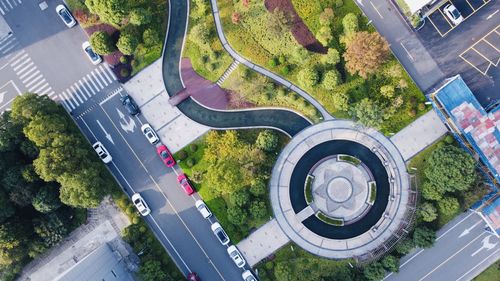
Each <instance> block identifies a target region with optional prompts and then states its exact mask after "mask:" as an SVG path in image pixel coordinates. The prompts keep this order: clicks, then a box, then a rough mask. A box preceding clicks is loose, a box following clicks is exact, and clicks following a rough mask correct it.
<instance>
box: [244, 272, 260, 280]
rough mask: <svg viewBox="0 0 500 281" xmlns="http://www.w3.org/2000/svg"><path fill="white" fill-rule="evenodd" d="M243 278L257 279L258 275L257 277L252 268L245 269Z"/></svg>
mask: <svg viewBox="0 0 500 281" xmlns="http://www.w3.org/2000/svg"><path fill="white" fill-rule="evenodd" d="M241 278H243V280H244V281H257V277H255V275H253V273H252V272H251V271H250V270H245V271H244V272H243V273H242V274H241Z"/></svg>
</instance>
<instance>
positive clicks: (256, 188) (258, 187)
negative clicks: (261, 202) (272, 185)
mask: <svg viewBox="0 0 500 281" xmlns="http://www.w3.org/2000/svg"><path fill="white" fill-rule="evenodd" d="M266 191H267V186H266V182H265V181H264V180H262V179H255V180H253V181H252V183H251V185H250V193H252V194H253V196H257V197H258V196H261V195H264V194H266Z"/></svg>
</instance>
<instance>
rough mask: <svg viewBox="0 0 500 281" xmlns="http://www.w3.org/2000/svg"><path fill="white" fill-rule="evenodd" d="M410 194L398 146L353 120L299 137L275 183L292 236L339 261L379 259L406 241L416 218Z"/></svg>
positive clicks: (279, 214)
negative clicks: (399, 241)
mask: <svg viewBox="0 0 500 281" xmlns="http://www.w3.org/2000/svg"><path fill="white" fill-rule="evenodd" d="M410 193H411V191H410V184H409V178H408V173H407V171H406V166H405V163H404V161H403V158H402V156H401V154H400V153H399V151H398V150H397V148H396V147H395V146H394V144H393V143H392V142H391V141H390V140H389V139H387V138H386V137H385V136H384V135H382V134H381V133H379V132H378V131H376V130H374V129H370V128H364V127H361V126H359V125H357V124H356V123H354V122H352V121H347V120H330V121H325V122H322V123H320V124H317V125H314V126H311V127H308V128H307V129H305V130H303V131H302V132H300V133H299V134H297V135H296V136H295V137H294V138H293V139H292V140H291V141H290V143H289V144H288V145H287V146H286V147H285V148H284V149H283V151H282V152H281V154H280V156H279V157H278V160H277V162H276V164H275V166H274V168H273V173H272V176H271V180H270V197H271V204H272V207H273V212H274V215H275V217H276V220H277V222H278V224H279V226H280V227H281V229H282V230H283V231H284V233H286V235H287V236H288V237H289V238H290V239H291V240H292V241H294V242H295V243H296V244H297V245H299V246H300V247H302V248H304V249H305V250H307V251H309V252H311V253H313V254H316V255H319V256H323V257H327V258H337V259H341V258H351V257H363V256H366V255H368V256H370V254H371V253H374V252H377V253H379V252H380V249H385V248H386V247H387V245H386V243H388V241H393V240H394V238H399V237H401V233H400V232H401V231H400V230H401V229H402V228H403V226H405V223H407V216H408V215H410V214H411V212H412V211H413V208H408V202H409V198H410ZM408 211H410V212H408ZM396 232H398V233H396Z"/></svg>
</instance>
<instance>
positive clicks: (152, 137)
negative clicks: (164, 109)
mask: <svg viewBox="0 0 500 281" xmlns="http://www.w3.org/2000/svg"><path fill="white" fill-rule="evenodd" d="M141 132H142V134H143V135H144V136H145V137H146V138H147V139H148V141H149V142H150V143H151V144H157V143H159V142H160V138H159V137H158V135H157V134H156V132H155V130H153V128H152V127H151V126H150V125H149V124H148V123H146V124H144V125H142V127H141Z"/></svg>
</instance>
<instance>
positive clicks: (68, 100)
mask: <svg viewBox="0 0 500 281" xmlns="http://www.w3.org/2000/svg"><path fill="white" fill-rule="evenodd" d="M61 94H62V96H63V97H64V99H63V101H66V102H68V103H69V105H70V107H71V110H70V111H73V109H75V108H76V106H75V105H74V104H73V102H72V101H71V99H70V98H69V97H68V96H67V95H66V92H64V91H62V93H61Z"/></svg>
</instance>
